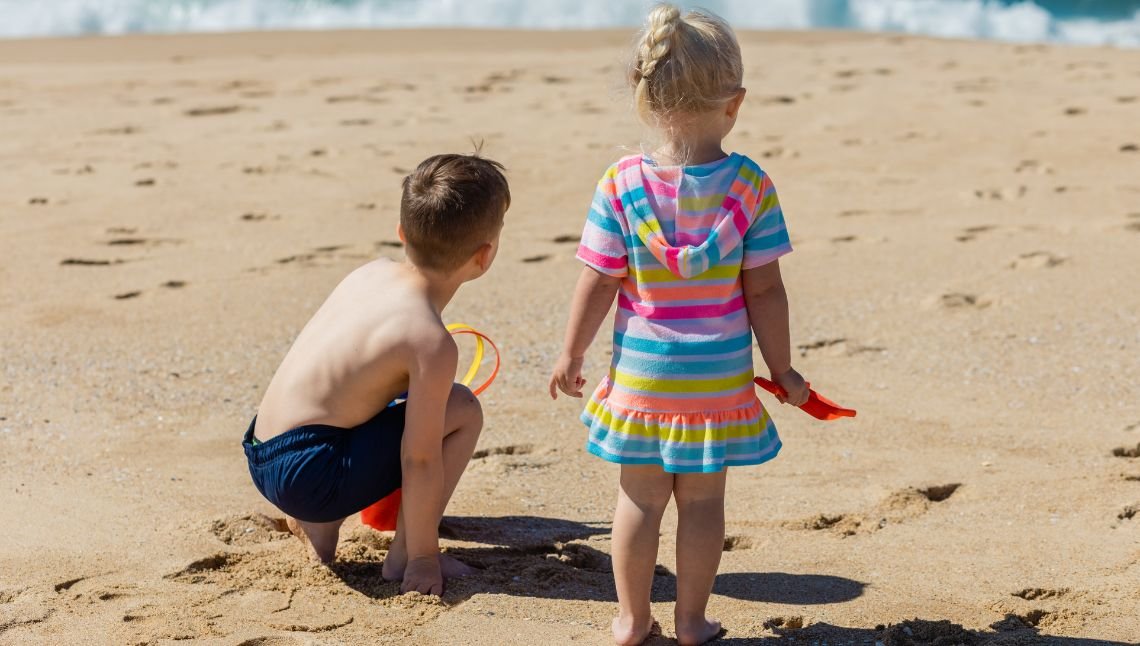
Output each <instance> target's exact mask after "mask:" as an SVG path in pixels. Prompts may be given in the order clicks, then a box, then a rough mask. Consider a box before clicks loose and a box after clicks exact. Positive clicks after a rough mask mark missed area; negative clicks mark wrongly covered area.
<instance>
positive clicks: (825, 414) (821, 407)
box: [753, 377, 855, 421]
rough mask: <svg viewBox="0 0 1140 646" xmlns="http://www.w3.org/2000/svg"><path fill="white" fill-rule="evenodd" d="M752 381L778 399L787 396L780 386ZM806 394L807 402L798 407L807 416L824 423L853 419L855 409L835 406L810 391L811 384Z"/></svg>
mask: <svg viewBox="0 0 1140 646" xmlns="http://www.w3.org/2000/svg"><path fill="white" fill-rule="evenodd" d="M753 381H755V382H756V385H757V386H760V387H761V388H763V389H764V390H767V391H768V392H770V393H772V394H773V395H776V396H778V397H787V396H788V393H787V392H785V391H784V388H783V387H782V386H780V385H779V384H776V383H773V382H771V381H768V380H767V379H765V378H763V377H757V378H756V379H754V380H753ZM808 392H810V393H811V394H810V395H808V400H807V401H806V402H804V403H803V405H802V406H800V410H802V411H803V412H805V413H807V414H808V415H811V416H812V417H814V418H816V419H822V420H824V421H831V420H835V419H839V418H840V417H855V409H853V408H843V407H842V406H840V405H839V404H836V403H835V402H833V401H831V400H830V399H828V398H826V397H824V396H823V395H820V394H819V393H817V392H815V391H814V390H812V389H811V384H808Z"/></svg>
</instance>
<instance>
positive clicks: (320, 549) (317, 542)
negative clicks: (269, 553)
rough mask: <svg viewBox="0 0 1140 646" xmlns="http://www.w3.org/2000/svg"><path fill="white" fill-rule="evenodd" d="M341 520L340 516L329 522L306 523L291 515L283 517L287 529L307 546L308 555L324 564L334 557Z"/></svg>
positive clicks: (331, 560)
mask: <svg viewBox="0 0 1140 646" xmlns="http://www.w3.org/2000/svg"><path fill="white" fill-rule="evenodd" d="M343 522H344V519H343V518H342V519H340V520H334V521H333V522H331V523H307V522H305V521H303V520H297V519H296V518H293V517H292V516H286V517H285V524H286V525H287V526H288V527H289V531H290V532H292V533H293V535H294V536H296V537H297V538H298V539H300V541H301V542H302V543H304V544H305V546H306V547H308V548H309V557H310V558H312V559H313V560H314V561H317V562H318V563H324V564H326V565H327V564H329V563H332V562H333V561H334V560H335V559H336V544H337V541H338V540H340V526H341V523H343Z"/></svg>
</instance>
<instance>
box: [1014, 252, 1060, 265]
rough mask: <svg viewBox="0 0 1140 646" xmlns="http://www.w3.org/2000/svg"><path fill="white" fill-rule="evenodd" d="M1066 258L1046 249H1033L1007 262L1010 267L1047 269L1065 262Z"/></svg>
mask: <svg viewBox="0 0 1140 646" xmlns="http://www.w3.org/2000/svg"><path fill="white" fill-rule="evenodd" d="M1066 261H1068V258H1064V257H1062V256H1058V255H1056V254H1052V253H1049V252H1048V251H1033V252H1030V253H1023V254H1021V255H1020V256H1018V257H1017V258H1015V259H1014V260H1013V262H1011V263H1010V264H1009V268H1010V269H1047V268H1052V267H1057V266H1059V265H1063V264H1065V262H1066Z"/></svg>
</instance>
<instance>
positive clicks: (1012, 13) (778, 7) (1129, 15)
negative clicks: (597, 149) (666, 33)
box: [0, 0, 1140, 47]
mask: <svg viewBox="0 0 1140 646" xmlns="http://www.w3.org/2000/svg"><path fill="white" fill-rule="evenodd" d="M652 4H653V3H652V2H651V1H650V0H0V38H22V37H35V36H66V35H78V34H108V35H114V34H128V33H170V32H218V31H249V30H261V29H343V28H411V27H472V28H519V29H592V28H607V27H632V26H636V25H638V24H639V23H640V22H641V20H642V18H643V17H644V15H645V13H646V10H647V9H648V7H649V6H651V5H652ZM678 4H681V5H684V6H694V5H699V6H704V7H707V8H709V9H711V10H713V11H715V12H717V13H719V14H721V15H722V16H724V17H725V18H727V19H728V20H729V22H731V23H732V24H733V25H734V26H735V27H737V28H739V29H749V28H752V29H820V28H827V29H855V30H863V31H888V32H903V33H910V34H924V35H931V36H943V37H952V38H980V39H995V40H1002V41H1012V42H1056V43H1068V44H1077V45H1112V46H1117V47H1140V0H705V1H704V2H679V3H678Z"/></svg>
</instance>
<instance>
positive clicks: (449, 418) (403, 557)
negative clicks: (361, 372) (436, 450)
mask: <svg viewBox="0 0 1140 646" xmlns="http://www.w3.org/2000/svg"><path fill="white" fill-rule="evenodd" d="M444 424H445V428H446V429H447V434H446V435H445V436H444V438H443V507H441V508H440V510H439V516H440V518H441V519H442V518H443V511H444V509H446V508H447V503H448V501H450V500H451V494H453V493H455V487H456V486H457V485H458V484H459V479H460V478H461V477H462V476H463V471H464V470H465V469H466V468H467V463H468V462H470V461H471V454H472V453H474V452H475V444H476V442H478V441H479V433H480V432H481V431H482V430H483V408H482V407H481V406H480V405H479V400H478V399H476V397H475V395H473V394H472V393H471V391H470V390H468V389H467V388H466V387H464V386H460V385H459V384H456V385H455V386H453V387H452V388H451V397H450V398H449V399H448V400H447V414H446V417H445V419H444ZM403 528H404V512H403V510H400V515H399V516H398V518H397V521H396V536H395V538H393V539H392V545H391V547H389V549H388V554H387V556H385V557H384V566H383V568H382V569H381V575H382V576H383V577H384V578H385V579H387V580H389V581H399V580H401V579H403V578H404V568H405V567H406V566H407V564H408V547H407V543H405V541H404V529H403ZM439 566H440V571H441V572H442V574H443V578H445V579H449V578H454V577H457V576H464V575H466V574H470V573H472V572H473V571H474V570H473V569H472V568H471V567H469V566H467V565H464V564H463V563H462V562H460V561H458V560H456V559H455V558H454V557H451V556H448V555H446V554H440V555H439Z"/></svg>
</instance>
